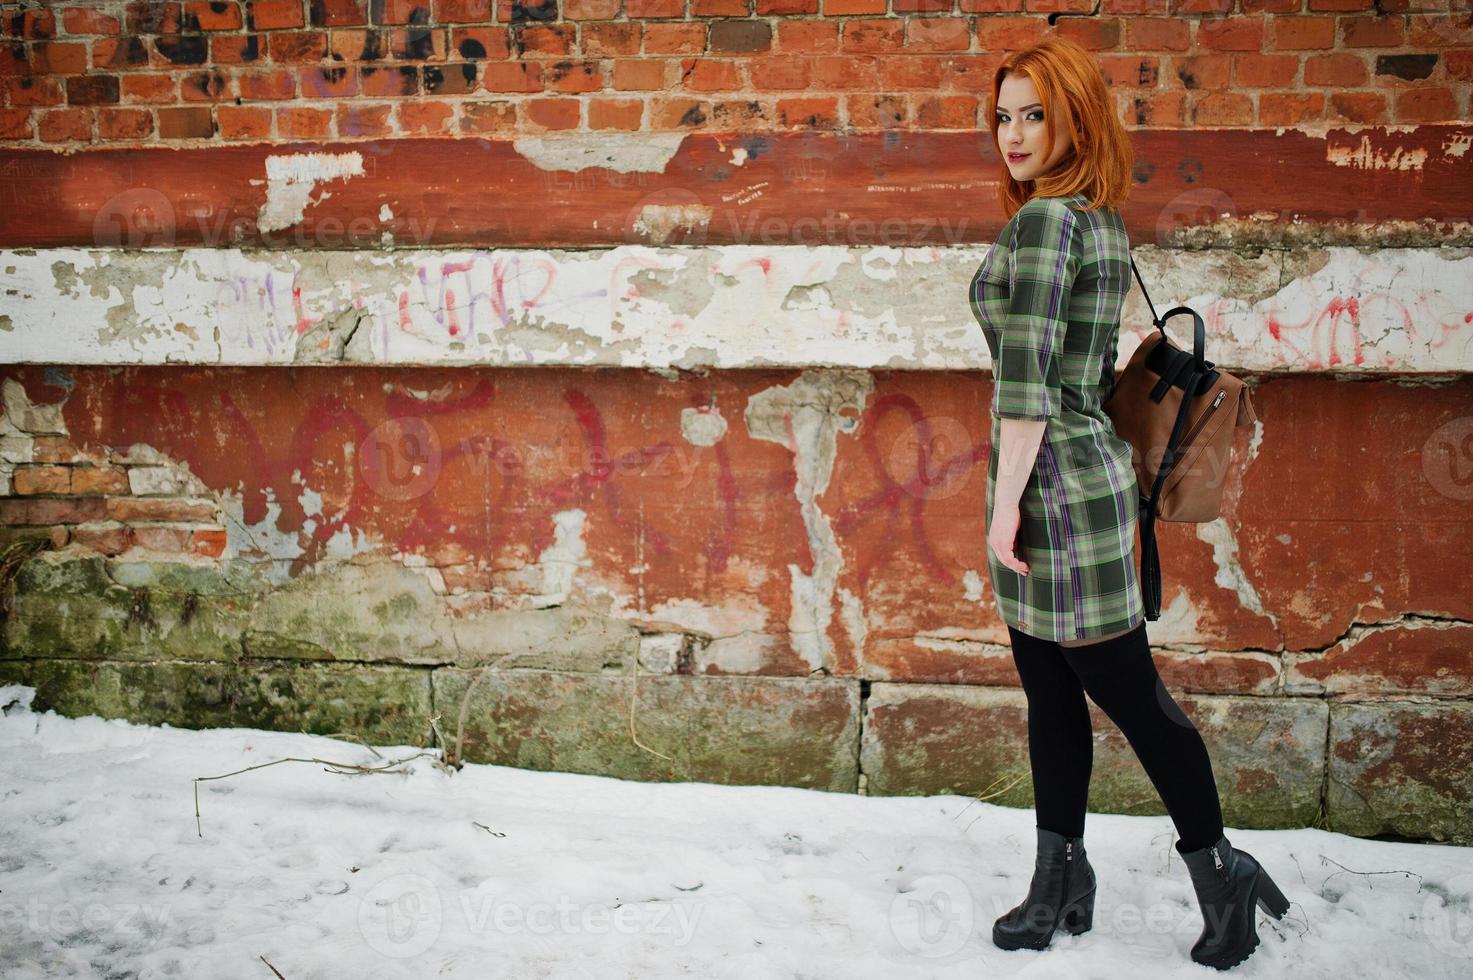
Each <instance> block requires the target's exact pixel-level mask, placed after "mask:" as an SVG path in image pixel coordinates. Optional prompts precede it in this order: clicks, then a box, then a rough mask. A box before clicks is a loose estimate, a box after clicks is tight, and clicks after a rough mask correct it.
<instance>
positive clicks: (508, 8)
mask: <svg viewBox="0 0 1473 980" xmlns="http://www.w3.org/2000/svg"><path fill="white" fill-rule="evenodd" d="M557 4H558V0H497V3H496V21H497V22H498V23H501V24H510V23H513V22H515V23H518V24H522V23H527V22H529V21H539V20H542V21H547V20H556V19H557V15H558V9H557ZM513 15H516V16H515V17H514V16H513ZM631 16H632V15H631Z"/></svg>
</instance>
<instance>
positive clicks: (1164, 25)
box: [1125, 17, 1192, 51]
mask: <svg viewBox="0 0 1473 980" xmlns="http://www.w3.org/2000/svg"><path fill="white" fill-rule="evenodd" d="M1189 27H1190V25H1189V24H1188V23H1187V22H1186V21H1184V20H1178V19H1176V18H1173V17H1136V18H1131V19H1130V20H1127V21H1126V22H1125V47H1126V48H1127V49H1128V50H1131V51H1185V50H1187V48H1188V47H1190V45H1191V41H1192V38H1191V31H1190V29H1189Z"/></svg>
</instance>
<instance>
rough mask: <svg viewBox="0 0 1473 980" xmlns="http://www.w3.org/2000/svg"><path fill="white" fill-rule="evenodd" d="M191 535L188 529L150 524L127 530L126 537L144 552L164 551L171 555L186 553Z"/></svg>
mask: <svg viewBox="0 0 1473 980" xmlns="http://www.w3.org/2000/svg"><path fill="white" fill-rule="evenodd" d="M192 534H193V532H192V531H191V530H190V529H189V528H184V527H162V526H157V525H152V524H145V525H142V526H140V527H130V528H129V529H128V535H129V537H130V538H131V539H132V541H133V544H134V546H136V547H139V548H143V549H144V550H146V551H165V552H169V553H171V554H186V553H188V552H189V550H190V539H191V535H192Z"/></svg>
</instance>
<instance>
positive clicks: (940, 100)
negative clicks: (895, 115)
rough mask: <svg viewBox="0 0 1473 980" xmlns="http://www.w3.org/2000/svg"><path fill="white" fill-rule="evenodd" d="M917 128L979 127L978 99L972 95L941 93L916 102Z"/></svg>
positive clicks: (964, 128) (966, 128)
mask: <svg viewBox="0 0 1473 980" xmlns="http://www.w3.org/2000/svg"><path fill="white" fill-rule="evenodd" d="M915 119H916V122H915V124H916V128H917V129H963V130H973V131H974V130H976V128H977V100H976V99H975V98H973V97H972V96H970V95H940V96H933V97H930V98H923V99H920V100H918V101H917V102H916V108H915Z"/></svg>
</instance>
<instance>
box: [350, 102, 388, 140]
mask: <svg viewBox="0 0 1473 980" xmlns="http://www.w3.org/2000/svg"><path fill="white" fill-rule="evenodd" d="M393 111H394V107H393V105H391V104H389V103H387V102H375V103H368V104H364V103H361V102H359V103H346V104H344V105H340V106H338V107H337V119H338V136H340V137H342V138H344V139H371V138H374V137H380V136H389V135H392V133H393V132H394V125H393V122H392V121H391V119H390V117H391V115H392V114H393Z"/></svg>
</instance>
